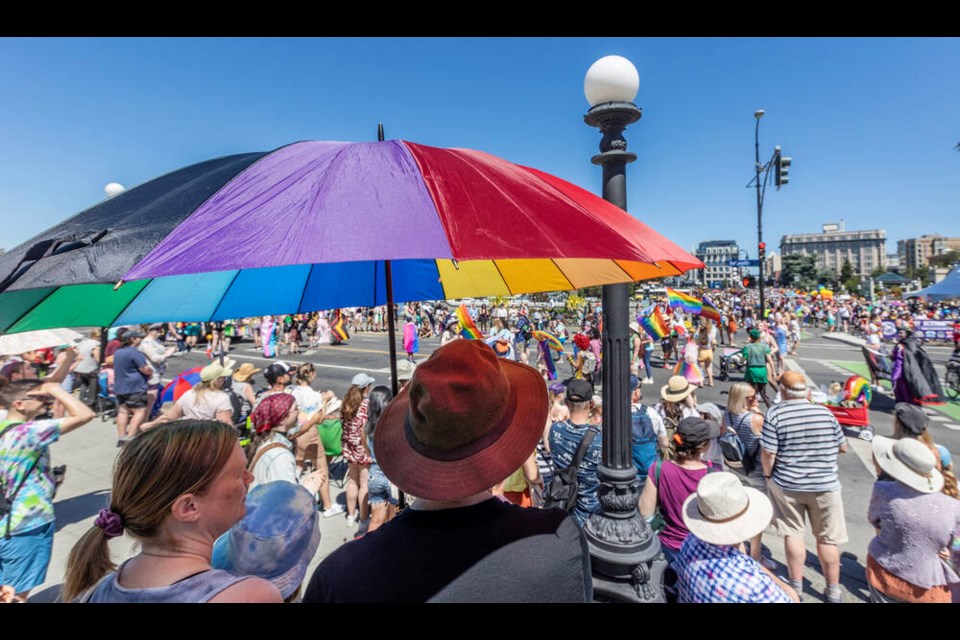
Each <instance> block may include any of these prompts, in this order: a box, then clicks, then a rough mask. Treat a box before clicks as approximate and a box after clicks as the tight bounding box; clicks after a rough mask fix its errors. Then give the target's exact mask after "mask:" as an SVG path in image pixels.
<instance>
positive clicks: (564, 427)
mask: <svg viewBox="0 0 960 640" xmlns="http://www.w3.org/2000/svg"><path fill="white" fill-rule="evenodd" d="M592 399H593V385H592V384H590V383H589V382H587V381H586V380H571V381H570V383H569V384H567V398H566V403H567V409H568V411H569V413H570V417H569V418H568V419H567V420H563V421H558V422H555V423H553V424H552V425H551V426H550V437H549V442H550V457H551V460H552V462H553V473H554V475H555V474H556V473H557V472H559V471H561V470H563V469H566V468H567V467H569V466H570V465H571V464H572V463H573V458H574V455H575V454H576V452H577V448H578V447H579V446H580V442H581V441H582V440H583V438H584V437H586V435H587V433H588V431H590V432H592V433H593V434H594V435H593V439H592V440H591V441H590V445H589V447H587V451H586V454H585V455H584V456H583V460H581V461H580V466H579V468H578V470H577V481H578V486H577V504H576V506H575V507H574V509H573V512H572V514H571V515H573V517H574V518H575V519H576V521H577V523H578V524H579V525H580V526H583V525H584V524H585V523H586V521H587V518H588V517H589V516H590V514H591V513H592V512H593V511H595V510H596V509H597V508H598V507H599V504H600V503H599V502H598V500H597V490H598V489H599V487H600V479H599V478H598V477H597V466H598V465H599V464H600V459H601V454H602V451H603V442H602V437H601V435H600V430H599V429H597V428H596V427H594V426H591V425H590V405H591V402H592Z"/></svg>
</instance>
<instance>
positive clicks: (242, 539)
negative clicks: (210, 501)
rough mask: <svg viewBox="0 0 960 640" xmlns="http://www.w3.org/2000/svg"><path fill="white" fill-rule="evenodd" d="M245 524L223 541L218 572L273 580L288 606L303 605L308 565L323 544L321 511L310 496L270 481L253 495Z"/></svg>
mask: <svg viewBox="0 0 960 640" xmlns="http://www.w3.org/2000/svg"><path fill="white" fill-rule="evenodd" d="M246 509H247V512H246V515H244V516H243V520H241V521H240V522H238V523H237V524H235V525H233V526H232V527H230V530H229V531H227V532H226V533H225V534H223V535H222V536H220V537H219V538H217V541H216V542H215V543H214V545H213V552H212V556H211V559H210V564H211V565H212V566H213V568H214V569H220V570H223V571H228V572H231V573H234V574H240V575H248V576H257V577H259V578H263V579H264V580H269V581H270V582H271V583H272V584H273V586H275V587H276V588H277V590H279V591H280V596H281V597H282V598H283V601H284V602H298V601H299V599H300V593H301V589H300V588H301V585H302V584H303V579H304V577H305V576H306V575H307V567H308V566H309V565H310V561H311V560H313V556H314V554H316V552H317V547H318V546H320V526H319V523H318V520H317V509H316V505H315V504H314V502H313V496H311V495H310V492H309V491H307V490H306V489H304V488H303V487H301V486H298V485H295V484H292V483H290V482H282V481H277V482H270V483H268V484H261V485H259V486H257V487H254V488H253V489H251V490H250V492H249V493H248V494H247V499H246Z"/></svg>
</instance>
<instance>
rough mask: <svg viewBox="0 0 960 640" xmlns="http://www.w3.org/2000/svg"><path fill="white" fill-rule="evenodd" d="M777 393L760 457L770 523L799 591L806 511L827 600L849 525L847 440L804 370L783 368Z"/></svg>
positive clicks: (836, 590)
mask: <svg viewBox="0 0 960 640" xmlns="http://www.w3.org/2000/svg"><path fill="white" fill-rule="evenodd" d="M780 393H781V396H782V397H783V402H780V403H778V404H776V405H774V406H773V407H771V408H770V410H769V411H767V416H766V419H765V421H764V424H763V435H762V437H761V454H760V461H761V464H762V465H763V477H764V479H766V480H767V495H768V496H769V497H770V501H771V502H773V507H774V514H775V515H774V523H775V524H776V526H777V531H778V532H779V533H780V534H781V535H783V536H784V547H785V550H786V556H787V570H788V573H789V576H790V584H791V586H793V588H794V589H795V590H796V591H797V593H798V594H799V593H803V565H804V561H805V559H806V556H807V550H806V546H805V544H804V531H805V528H806V517H807V516H809V519H810V524H811V526H812V527H813V535H814V537H815V538H816V540H817V557H818V558H819V559H820V566H821V568H822V571H823V574H824V578H825V580H826V585H827V589H826V598H827V601H828V602H840V601H841V600H842V595H841V593H840V550H839V545H841V544H843V543H845V542H847V525H846V521H845V520H844V515H843V513H844V512H843V499H842V496H841V493H840V478H839V471H838V467H837V456H838V454H840V453H845V452H846V451H847V440H846V437H845V436H844V435H843V431H842V430H841V429H840V424H839V423H838V422H837V419H836V417H834V415H833V413H831V412H830V410H829V409H827V408H826V407H825V406H824V405H821V404H814V403H811V402H810V401H809V400H808V397H809V395H810V390H809V389H807V383H806V380H805V379H804V376H803V374H802V373H799V372H796V371H787V372H786V373H784V374H783V375H782V376H781V377H780Z"/></svg>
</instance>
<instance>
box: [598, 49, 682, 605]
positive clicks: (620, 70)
mask: <svg viewBox="0 0 960 640" xmlns="http://www.w3.org/2000/svg"><path fill="white" fill-rule="evenodd" d="M639 83H640V79H639V76H638V75H637V70H636V68H635V67H634V66H633V64H632V63H630V61H628V60H626V59H625V58H621V57H620V56H607V57H605V58H601V59H600V60H598V61H597V62H595V63H594V64H593V66H591V67H590V70H588V71H587V76H586V79H585V80H584V93H585V94H586V96H587V100H588V101H589V102H590V104H591V108H590V110H589V111H588V112H587V114H586V115H585V116H584V117H583V119H584V122H586V123H587V124H588V125H590V126H592V127H597V128H599V129H600V132H601V133H602V134H603V139H602V140H601V142H600V153H599V154H597V155H595V156H594V157H593V158H592V159H591V160H592V162H593V163H594V164H599V165H600V166H601V167H603V198H604V200H607V201H608V202H610V203H612V204H614V205H616V206H618V207H620V208H621V209H623V210H626V209H627V189H626V166H627V163H628V162H633V161H634V160H636V159H637V156H636V154H633V153H630V152H628V151H627V142H626V140H624V138H623V130H624V129H625V128H626V127H627V125H630V124H632V123H634V122H636V121H638V120H639V119H640V116H641V111H640V108H639V107H637V105H635V104H633V102H632V100H633V99H634V98H635V97H636V94H637V89H638V87H639ZM629 299H630V285H629V284H613V285H605V286H604V287H603V336H602V339H603V367H602V369H601V376H602V383H603V391H602V398H603V409H604V410H603V428H602V440H603V459H602V462H601V464H600V466H599V468H598V470H597V475H598V476H599V479H600V489H599V491H598V498H599V502H600V510H599V511H596V512H594V513H593V514H591V515H590V518H589V519H588V520H587V523H586V525H585V527H584V531H585V534H586V537H587V541H588V544H589V546H590V555H591V559H592V564H593V583H594V596H595V598H596V599H597V600H601V601H607V602H663V601H664V598H663V590H662V582H663V571H664V569H665V568H666V562H665V560H664V557H663V554H662V553H661V552H660V541H659V539H658V538H657V536H656V535H654V534H653V532H652V530H651V529H650V526H649V525H648V524H647V523H646V521H645V520H644V518H643V517H642V516H641V515H640V513H639V511H638V510H637V502H638V500H639V497H640V483H639V482H638V481H637V470H636V467H634V464H633V459H632V456H631V440H630V431H631V429H630V427H631V421H630V393H631V390H630V388H629V386H630V385H629V380H630V363H629V349H630V347H629V313H630V312H629Z"/></svg>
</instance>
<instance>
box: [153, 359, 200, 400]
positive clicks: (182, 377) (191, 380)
mask: <svg viewBox="0 0 960 640" xmlns="http://www.w3.org/2000/svg"><path fill="white" fill-rule="evenodd" d="M202 370H203V367H194V368H192V369H187V370H186V371H184V372H182V373H181V374H179V375H178V376H177V377H176V378H174V379H173V380H171V381H170V382H169V383H167V386H165V387H164V388H163V391H161V392H160V395H159V397H157V404H158V405H160V406H163V405H164V404H165V403H167V402H176V401H177V400H179V399H180V396H182V395H183V394H185V393H186V392H187V391H189V390H190V389H192V388H193V386H194V385H195V384H197V383H198V382H200V371H202Z"/></svg>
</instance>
